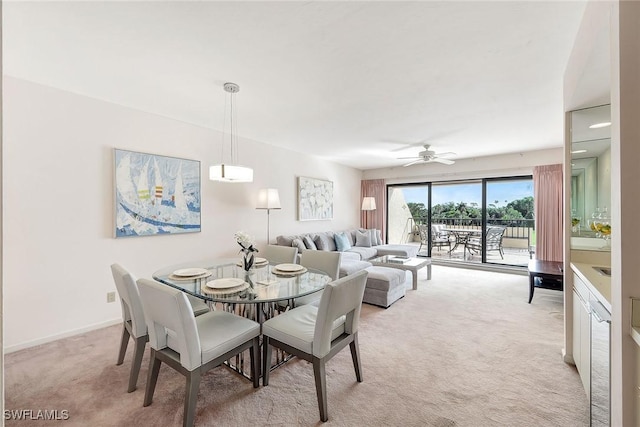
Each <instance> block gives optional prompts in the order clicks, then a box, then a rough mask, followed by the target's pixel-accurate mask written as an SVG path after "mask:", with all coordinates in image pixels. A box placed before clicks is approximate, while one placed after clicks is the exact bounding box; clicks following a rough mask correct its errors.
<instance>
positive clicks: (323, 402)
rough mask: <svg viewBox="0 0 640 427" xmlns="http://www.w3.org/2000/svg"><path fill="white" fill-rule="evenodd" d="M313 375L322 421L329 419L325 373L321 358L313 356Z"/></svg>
mask: <svg viewBox="0 0 640 427" xmlns="http://www.w3.org/2000/svg"><path fill="white" fill-rule="evenodd" d="M313 376H314V377H315V379H316V394H317V395H318V409H319V410H320V420H321V421H323V422H324V421H327V420H328V419H329V411H328V410H327V375H326V372H325V367H324V360H323V359H318V358H317V357H314V358H313Z"/></svg>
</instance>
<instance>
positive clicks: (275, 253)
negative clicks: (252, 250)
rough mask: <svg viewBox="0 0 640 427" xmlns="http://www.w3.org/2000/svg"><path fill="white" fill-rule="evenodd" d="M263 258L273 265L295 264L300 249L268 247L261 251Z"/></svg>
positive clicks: (278, 246)
mask: <svg viewBox="0 0 640 427" xmlns="http://www.w3.org/2000/svg"><path fill="white" fill-rule="evenodd" d="M259 253H261V254H262V257H263V258H266V259H267V260H268V261H269V263H271V264H295V263H296V262H297V257H298V248H293V247H289V246H280V245H267V246H266V247H264V248H263V249H261V250H260V252H259Z"/></svg>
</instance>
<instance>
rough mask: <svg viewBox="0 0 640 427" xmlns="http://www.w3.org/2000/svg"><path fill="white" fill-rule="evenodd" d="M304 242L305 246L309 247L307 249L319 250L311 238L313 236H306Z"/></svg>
mask: <svg viewBox="0 0 640 427" xmlns="http://www.w3.org/2000/svg"><path fill="white" fill-rule="evenodd" d="M302 241H303V242H304V245H305V246H306V247H307V249H312V250H314V251H315V250H317V249H318V248H317V247H316V244H315V243H313V239H312V238H311V236H304V237H303V238H302Z"/></svg>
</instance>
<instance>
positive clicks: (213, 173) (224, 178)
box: [209, 83, 253, 182]
mask: <svg viewBox="0 0 640 427" xmlns="http://www.w3.org/2000/svg"><path fill="white" fill-rule="evenodd" d="M224 91H225V92H227V93H228V94H229V98H230V105H231V108H230V130H231V131H230V132H229V134H230V144H229V145H230V153H231V154H230V163H227V164H225V163H224V146H225V133H224V126H225V124H224V123H223V132H222V156H221V157H222V158H221V159H220V160H221V163H220V164H218V165H213V166H211V167H210V168H209V179H210V180H211V181H220V182H253V169H251V168H248V167H246V166H240V165H238V164H237V163H238V135H237V129H234V126H236V127H237V124H236V123H235V122H234V121H233V113H234V111H233V108H234V103H233V101H234V99H235V96H236V93H238V92H239V91H240V86H238V85H237V84H235V83H225V84H224ZM226 110H227V108H226V102H225V112H224V113H225V120H226V116H227V111H226ZM236 120H237V118H236ZM234 131H235V132H234Z"/></svg>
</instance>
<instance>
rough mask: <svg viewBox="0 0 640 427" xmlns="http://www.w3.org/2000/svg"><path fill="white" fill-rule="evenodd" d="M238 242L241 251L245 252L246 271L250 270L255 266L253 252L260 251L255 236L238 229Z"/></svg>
mask: <svg viewBox="0 0 640 427" xmlns="http://www.w3.org/2000/svg"><path fill="white" fill-rule="evenodd" d="M235 237H236V242H238V244H239V245H240V248H242V249H240V252H242V253H243V254H244V256H243V258H242V267H243V268H244V269H245V271H249V270H250V269H251V267H252V266H253V257H254V255H253V253H254V252H258V248H256V247H255V246H254V243H253V238H252V237H251V236H249V235H248V234H247V233H245V232H244V231H238V232H237V233H236V234H235Z"/></svg>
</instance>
